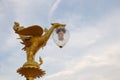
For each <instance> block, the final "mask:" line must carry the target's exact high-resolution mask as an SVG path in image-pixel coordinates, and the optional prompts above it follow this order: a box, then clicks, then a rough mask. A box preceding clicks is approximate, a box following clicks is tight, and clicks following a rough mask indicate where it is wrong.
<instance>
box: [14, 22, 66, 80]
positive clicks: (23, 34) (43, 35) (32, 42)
mask: <svg viewBox="0 0 120 80" xmlns="http://www.w3.org/2000/svg"><path fill="white" fill-rule="evenodd" d="M51 25H52V27H51V28H50V29H49V30H47V29H44V30H43V29H42V28H41V27H40V26H38V25H33V26H29V27H27V28H25V27H23V26H20V24H19V23H18V22H15V23H14V26H13V29H14V31H15V33H16V34H18V35H19V36H20V38H19V39H21V40H22V42H21V43H22V44H23V45H24V47H23V49H22V50H24V51H26V54H27V62H26V63H25V64H24V65H23V67H22V68H20V69H18V70H17V72H18V73H20V74H21V75H24V76H25V77H26V79H27V80H33V79H34V78H36V77H41V76H42V74H45V71H42V70H41V69H39V67H40V65H41V64H42V63H43V61H42V58H41V57H40V64H38V63H37V62H36V61H35V55H36V53H37V51H38V50H39V49H40V48H43V47H44V46H45V45H46V43H47V41H48V39H49V37H50V35H51V33H52V32H53V30H54V29H55V28H58V27H65V24H60V23H52V24H51ZM27 69H28V70H27ZM31 69H33V70H31ZM36 69H37V70H36ZM30 70H31V74H30V72H28V71H30ZM35 71H36V73H35ZM33 73H34V74H33ZM38 73H39V74H38Z"/></svg>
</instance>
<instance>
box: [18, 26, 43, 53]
mask: <svg viewBox="0 0 120 80" xmlns="http://www.w3.org/2000/svg"><path fill="white" fill-rule="evenodd" d="M16 33H17V34H19V35H20V39H21V40H22V41H23V42H21V43H22V44H23V45H25V46H24V48H23V50H25V51H27V49H28V48H29V47H30V46H31V45H32V43H31V41H30V40H31V38H33V37H35V36H36V37H37V36H38V37H40V36H42V34H43V29H42V28H41V27H40V26H38V25H33V26H29V27H27V28H23V29H22V30H18V31H16Z"/></svg>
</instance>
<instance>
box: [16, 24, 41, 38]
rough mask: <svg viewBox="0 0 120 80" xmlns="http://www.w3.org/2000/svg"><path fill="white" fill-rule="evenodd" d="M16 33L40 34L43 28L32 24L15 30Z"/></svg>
mask: <svg viewBox="0 0 120 80" xmlns="http://www.w3.org/2000/svg"><path fill="white" fill-rule="evenodd" d="M16 33H17V34H19V35H24V36H41V35H42V34H43V29H42V28H41V27H40V26H38V25H33V26H29V27H27V28H24V29H22V30H20V31H17V32H16Z"/></svg>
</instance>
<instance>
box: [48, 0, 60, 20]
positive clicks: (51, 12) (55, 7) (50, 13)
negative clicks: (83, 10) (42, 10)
mask: <svg viewBox="0 0 120 80" xmlns="http://www.w3.org/2000/svg"><path fill="white" fill-rule="evenodd" d="M60 2H61V0H56V1H55V3H54V4H53V6H52V7H51V9H50V12H49V20H51V18H52V15H53V13H54V12H55V10H56V9H57V7H58V5H59V4H60Z"/></svg>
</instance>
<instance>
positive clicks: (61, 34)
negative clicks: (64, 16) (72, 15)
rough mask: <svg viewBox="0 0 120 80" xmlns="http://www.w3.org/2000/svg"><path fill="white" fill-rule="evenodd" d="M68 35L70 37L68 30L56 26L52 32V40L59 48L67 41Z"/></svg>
mask: <svg viewBox="0 0 120 80" xmlns="http://www.w3.org/2000/svg"><path fill="white" fill-rule="evenodd" d="M69 37H70V35H69V31H68V30H66V29H65V28H61V27H60V28H56V29H55V30H54V32H53V34H52V38H53V41H54V42H55V43H56V44H57V46H59V47H60V48H63V46H64V45H65V44H66V43H67V42H68V40H69Z"/></svg>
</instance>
